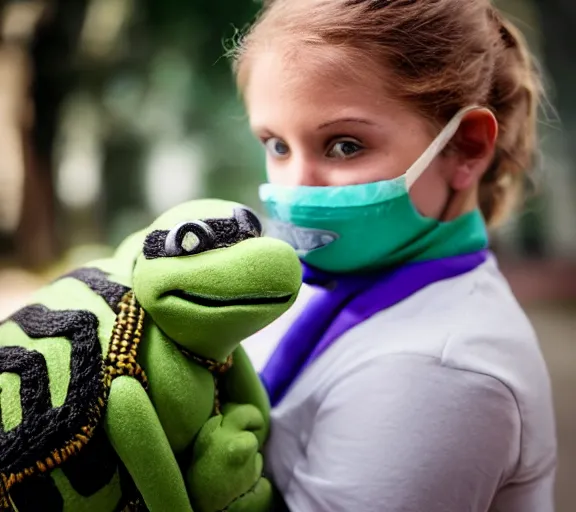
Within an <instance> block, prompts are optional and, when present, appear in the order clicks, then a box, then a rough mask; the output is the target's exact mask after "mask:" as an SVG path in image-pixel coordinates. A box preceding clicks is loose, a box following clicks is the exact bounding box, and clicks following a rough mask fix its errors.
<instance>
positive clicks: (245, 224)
mask: <svg viewBox="0 0 576 512" xmlns="http://www.w3.org/2000/svg"><path fill="white" fill-rule="evenodd" d="M234 218H235V219H236V221H237V222H238V226H239V227H240V231H244V232H248V233H251V234H253V235H254V236H256V237H259V236H262V223H261V222H260V219H259V218H258V216H257V215H256V214H255V213H254V212H253V211H252V210H251V209H250V208H247V207H245V206H244V207H242V208H235V209H234Z"/></svg>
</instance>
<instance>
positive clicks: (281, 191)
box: [260, 107, 488, 273]
mask: <svg viewBox="0 0 576 512" xmlns="http://www.w3.org/2000/svg"><path fill="white" fill-rule="evenodd" d="M477 108H478V107H469V108H466V109H463V110H462V111H460V112H459V113H458V114H456V116H455V117H454V118H453V119H452V120H451V121H450V123H448V125H447V126H446V127H445V128H444V129H443V130H442V132H441V133H440V134H439V135H438V137H437V138H436V139H435V140H434V141H433V142H432V144H431V145H430V147H429V148H428V149H427V150H426V151H425V152H424V153H423V154H422V156H421V157H420V158H419V159H418V160H417V161H416V162H415V163H414V165H413V166H412V167H411V168H410V169H409V170H408V171H407V172H406V173H405V174H404V175H402V176H400V177H398V178H395V179H392V180H386V181H378V182H374V183H366V184H361V185H348V186H342V187H309V186H294V187H288V186H282V185H274V184H271V183H266V184H264V185H262V186H261V187H260V199H261V200H262V202H263V204H264V206H265V208H266V210H267V213H268V217H269V222H268V223H267V226H266V230H267V235H268V236H275V237H277V238H280V239H282V240H284V241H286V242H288V243H289V244H290V245H292V247H294V249H295V250H296V251H297V252H298V254H299V256H300V258H301V259H302V260H303V261H304V262H306V263H307V264H309V265H311V266H313V267H316V268H318V269H320V270H323V271H326V272H335V273H350V272H357V271H368V270H374V269H381V268H385V267H389V266H394V265H398V264H401V263H405V262H408V261H422V260H430V259H437V258H444V257H449V256H455V255H460V254H466V253H469V252H474V251H477V250H481V249H484V248H486V246H487V245H488V237H487V233H486V227H485V223H484V219H483V217H482V214H481V213H480V212H479V211H477V210H476V211H473V212H470V213H467V214H465V215H462V216H460V217H459V218H457V219H455V220H452V221H449V222H442V221H439V220H437V219H433V218H429V217H424V216H422V215H421V214H420V213H419V212H418V211H417V210H416V208H415V207H414V205H413V204H412V200H411V198H410V195H409V190H410V188H411V187H412V185H413V184H414V182H415V181H416V180H417V179H418V178H419V177H420V176H421V174H422V173H423V172H424V171H425V170H426V169H427V168H428V167H429V166H430V164H431V163H432V161H433V160H434V158H436V156H438V155H439V154H440V152H441V151H442V150H443V149H444V148H445V147H446V145H447V144H448V142H449V141H450V140H451V139H452V137H453V136H454V135H455V133H456V131H457V130H458V127H459V126H460V123H461V122H462V119H463V117H464V115H465V114H467V113H468V112H470V111H471V110H475V109H477Z"/></svg>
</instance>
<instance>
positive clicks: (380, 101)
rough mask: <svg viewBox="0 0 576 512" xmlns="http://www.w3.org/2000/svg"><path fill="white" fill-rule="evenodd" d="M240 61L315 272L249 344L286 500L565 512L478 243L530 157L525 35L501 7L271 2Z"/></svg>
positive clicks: (535, 369)
mask: <svg viewBox="0 0 576 512" xmlns="http://www.w3.org/2000/svg"><path fill="white" fill-rule="evenodd" d="M236 70H237V77H238V83H239V86H240V89H241V91H242V93H243V96H244V98H245V102H246V106H247V111H248V114H249V119H250V123H251V126H252V128H253V130H254V132H255V134H256V135H257V136H258V137H259V138H260V140H261V141H262V143H263V145H264V146H265V148H266V151H267V169H268V177H269V183H267V184H265V185H263V186H262V188H261V191H260V194H261V198H262V200H263V203H264V204H265V206H266V208H267V212H268V214H269V217H270V221H271V222H270V223H269V232H270V233H272V234H275V235H276V236H279V237H282V238H283V239H285V240H287V241H289V242H290V243H291V244H292V245H293V246H294V247H295V248H296V249H297V250H298V251H299V254H300V256H301V259H302V261H303V263H304V267H305V274H304V278H305V282H306V283H308V284H309V285H310V286H309V288H306V289H305V291H304V293H303V296H302V297H301V299H302V303H301V305H300V307H295V309H294V310H293V314H292V316H286V317H285V318H284V319H283V320H284V324H282V325H284V327H283V326H282V325H281V324H280V323H278V324H276V325H275V326H272V327H271V328H269V329H266V330H265V331H263V332H262V333H260V336H259V337H258V338H254V339H251V340H248V341H247V343H246V347H247V349H248V351H249V353H253V354H254V355H253V360H254V361H255V362H257V354H256V353H255V351H256V346H257V345H261V344H263V343H266V341H265V339H268V340H269V342H268V344H269V345H270V346H271V347H272V349H273V352H272V354H271V355H270V357H267V358H266V361H265V366H264V368H263V370H262V379H263V381H264V383H265V385H266V388H267V390H268V393H269V396H270V399H271V402H272V405H273V412H272V429H271V437H270V440H269V443H268V446H267V451H266V454H265V455H266V464H267V471H268V474H269V475H270V477H271V478H272V480H273V481H274V483H275V485H276V486H277V487H278V489H279V491H280V493H281V494H282V495H283V499H284V501H285V503H286V507H287V508H288V509H289V510H291V511H296V512H337V511H342V512H351V511H362V512H368V511H374V512H376V511H378V512H380V511H386V512H400V511H402V512H417V511H426V512H464V511H469V512H481V511H498V512H550V511H552V510H553V508H554V507H553V482H554V473H555V467H556V440H555V425H554V419H553V409H552V400H551V391H550V382H549V376H548V373H547V369H546V366H545V363H544V361H543V358H542V355H541V353H540V350H539V346H538V342H537V339H536V337H535V334H534V332H533V330H532V328H531V326H530V323H529V321H528V320H527V318H526V317H525V315H524V313H523V312H522V310H521V308H520V307H519V305H518V304H517V302H516V301H515V299H514V297H513V295H512V293H511V291H510V289H509V288H508V285H507V284H506V282H505V280H504V278H503V276H502V275H501V274H500V272H499V270H498V266H497V263H496V261H495V259H494V257H493V255H492V254H491V253H489V252H488V251H487V245H488V241H487V234H486V231H487V230H486V226H492V225H494V224H495V223H496V222H497V221H498V220H500V219H502V218H503V217H504V215H505V214H506V213H507V212H508V211H509V209H510V208H509V207H510V206H511V205H512V204H513V203H514V198H515V196H516V195H517V192H518V190H519V189H520V188H521V185H522V182H523V178H524V176H523V175H524V173H525V171H526V170H527V169H528V168H529V167H530V165H531V162H532V159H533V155H534V153H535V143H536V133H535V132H536V130H535V127H536V126H535V125H536V111H537V106H538V102H539V99H540V84H539V80H538V76H537V74H536V72H535V70H534V67H533V65H532V63H531V59H530V57H529V54H528V51H527V48H526V44H525V41H524V39H523V38H522V37H521V36H520V34H519V32H518V31H517V30H516V29H515V28H514V27H513V26H512V25H511V24H510V23H509V22H507V21H505V20H504V19H503V18H502V17H501V16H500V15H499V13H498V12H497V11H496V9H495V8H494V7H493V6H492V5H491V3H490V2H489V0H465V1H464V0H428V1H416V0H396V1H394V0H272V1H269V2H267V4H266V6H265V8H264V10H263V12H262V15H261V16H260V18H259V19H258V21H257V23H256V24H255V25H254V26H253V27H252V29H251V30H250V31H249V32H248V33H247V35H246V36H245V37H244V38H243V40H242V41H241V45H240V48H239V49H238V54H237V58H236ZM286 323H290V324H291V325H289V326H286V325H285V324H286ZM282 329H284V330H285V331H286V332H284V333H279V331H281V330H282ZM281 334H282V335H281ZM274 338H275V339H274Z"/></svg>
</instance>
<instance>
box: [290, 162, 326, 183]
mask: <svg viewBox="0 0 576 512" xmlns="http://www.w3.org/2000/svg"><path fill="white" fill-rule="evenodd" d="M288 175H289V176H290V181H291V183H290V184H291V185H298V186H307V187H322V186H325V185H326V183H325V176H324V173H323V172H322V166H321V165H320V164H319V162H317V161H315V160H314V159H313V158H310V157H301V158H293V159H292V161H291V162H290V163H289V169H288Z"/></svg>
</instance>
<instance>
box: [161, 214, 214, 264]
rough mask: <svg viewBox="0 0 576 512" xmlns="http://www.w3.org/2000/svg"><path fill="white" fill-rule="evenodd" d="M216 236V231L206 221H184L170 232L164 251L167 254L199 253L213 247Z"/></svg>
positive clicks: (187, 254)
mask: <svg viewBox="0 0 576 512" xmlns="http://www.w3.org/2000/svg"><path fill="white" fill-rule="evenodd" d="M215 238H216V236H215V235H214V231H212V228H211V227H210V226H208V224H206V223H205V222H202V221H200V220H196V221H193V222H182V223H181V224H178V225H177V226H175V227H174V228H172V229H171V230H170V231H169V232H168V235H167V236H166V242H165V244H164V251H165V253H166V256H189V255H192V254H198V253H200V252H203V251H207V250H209V249H211V248H212V247H213V246H214V241H215Z"/></svg>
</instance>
